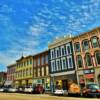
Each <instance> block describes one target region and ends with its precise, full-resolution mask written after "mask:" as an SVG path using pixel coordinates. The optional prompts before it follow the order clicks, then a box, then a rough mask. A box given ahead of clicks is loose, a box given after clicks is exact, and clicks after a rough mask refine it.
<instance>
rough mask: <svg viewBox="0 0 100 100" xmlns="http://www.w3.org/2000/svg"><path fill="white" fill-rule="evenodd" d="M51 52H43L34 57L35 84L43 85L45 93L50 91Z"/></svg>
mask: <svg viewBox="0 0 100 100" xmlns="http://www.w3.org/2000/svg"><path fill="white" fill-rule="evenodd" d="M48 54H49V51H48V50H47V51H43V52H41V53H38V54H36V55H34V56H33V84H34V85H38V84H40V85H42V86H43V87H44V88H45V91H49V90H50V76H49V63H48V61H49V60H48V59H49V57H48Z"/></svg>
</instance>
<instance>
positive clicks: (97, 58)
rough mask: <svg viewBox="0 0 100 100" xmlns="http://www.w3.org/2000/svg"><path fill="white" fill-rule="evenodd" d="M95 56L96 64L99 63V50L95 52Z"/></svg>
mask: <svg viewBox="0 0 100 100" xmlns="http://www.w3.org/2000/svg"><path fill="white" fill-rule="evenodd" d="M95 57H96V62H97V64H98V65H100V51H99V52H96V53H95Z"/></svg>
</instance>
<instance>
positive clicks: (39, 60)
mask: <svg viewBox="0 0 100 100" xmlns="http://www.w3.org/2000/svg"><path fill="white" fill-rule="evenodd" d="M39 65H40V57H38V66H39Z"/></svg>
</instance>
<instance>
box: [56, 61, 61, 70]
mask: <svg viewBox="0 0 100 100" xmlns="http://www.w3.org/2000/svg"><path fill="white" fill-rule="evenodd" d="M58 61H59V62H60V59H57V60H56V71H61V64H59V65H60V66H58V65H57V62H58ZM59 67H60V69H59Z"/></svg>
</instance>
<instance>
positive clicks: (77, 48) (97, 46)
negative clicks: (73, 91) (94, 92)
mask: <svg viewBox="0 0 100 100" xmlns="http://www.w3.org/2000/svg"><path fill="white" fill-rule="evenodd" d="M73 47H74V59H75V65H76V72H77V79H78V84H80V85H81V86H84V85H85V84H86V83H89V82H94V83H97V84H99V85H100V27H99V28H96V29H93V30H91V31H89V32H86V33H83V34H80V35H78V36H75V37H74V38H73Z"/></svg>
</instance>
